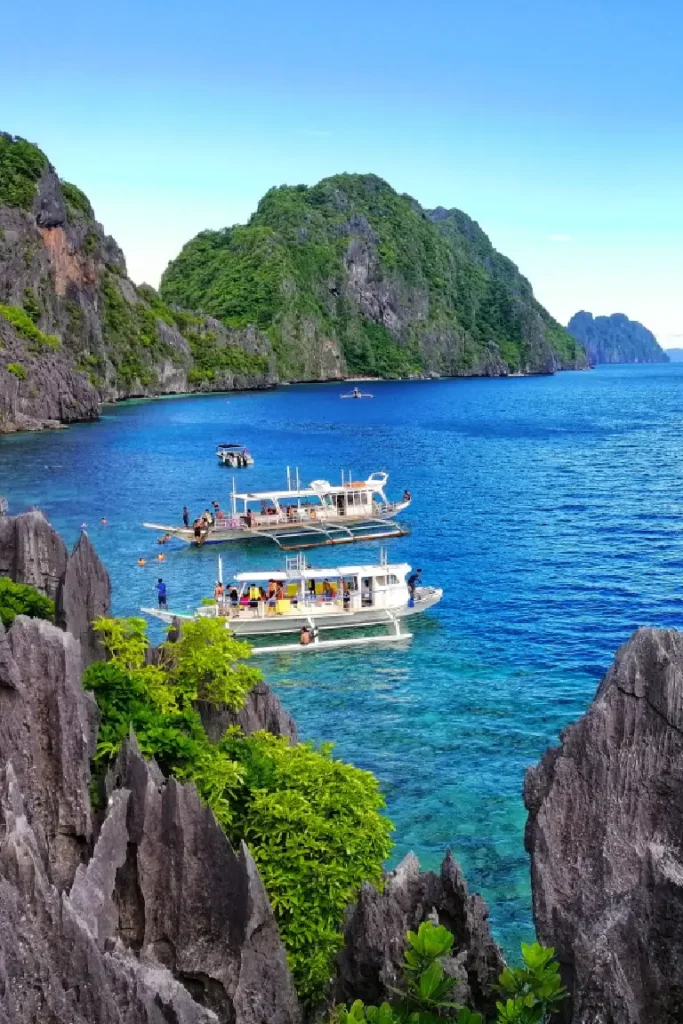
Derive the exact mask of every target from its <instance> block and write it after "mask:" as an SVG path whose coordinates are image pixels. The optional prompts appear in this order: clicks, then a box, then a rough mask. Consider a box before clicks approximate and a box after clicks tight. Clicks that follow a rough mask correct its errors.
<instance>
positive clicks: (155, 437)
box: [0, 364, 683, 949]
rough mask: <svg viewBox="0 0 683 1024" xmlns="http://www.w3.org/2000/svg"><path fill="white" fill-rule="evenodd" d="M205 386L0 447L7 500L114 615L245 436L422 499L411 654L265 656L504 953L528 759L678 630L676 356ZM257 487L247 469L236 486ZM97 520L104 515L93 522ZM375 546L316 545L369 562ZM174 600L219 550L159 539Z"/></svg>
mask: <svg viewBox="0 0 683 1024" xmlns="http://www.w3.org/2000/svg"><path fill="white" fill-rule="evenodd" d="M340 390H344V389H343V388H340V386H339V385H321V386H307V387H303V386H302V387H287V388H282V389H281V390H278V391H275V392H271V393H264V394H241V395H229V396H226V395H214V396H208V397H193V398H183V399H168V400H163V401H157V402H139V403H128V404H125V405H120V406H118V407H116V408H110V409H108V410H107V411H106V414H105V416H104V418H103V420H102V422H100V423H97V424H87V425H81V426H76V427H73V428H71V429H70V430H68V431H63V432H59V433H54V434H44V435H23V436H17V437H10V438H5V439H3V440H1V441H0V494H5V495H6V496H7V497H8V498H9V500H10V504H11V508H12V510H13V511H15V512H16V511H19V510H20V509H23V508H25V507H27V506H29V505H31V504H33V503H36V504H38V505H40V506H41V507H42V508H43V509H44V510H45V512H46V513H47V515H48V516H49V518H50V519H51V521H52V522H53V524H54V525H55V526H56V527H57V528H58V529H59V530H60V531H62V533H63V534H64V535H65V536H66V537H67V539H68V540H69V541H71V542H73V541H75V540H76V538H77V536H78V533H79V527H80V524H81V522H87V523H88V524H89V532H90V534H91V537H92V538H93V540H94V542H95V544H96V545H97V548H98V550H99V552H100V554H101V555H102V557H103V558H104V559H105V561H106V562H107V565H108V566H109V569H110V571H111V575H112V579H113V584H114V610H115V611H116V612H118V613H120V614H131V613H134V612H135V611H136V609H137V608H138V607H139V605H140V604H145V603H149V602H150V601H152V600H153V596H154V595H153V586H154V582H155V580H156V577H157V574H158V566H157V565H156V564H151V565H148V566H147V567H145V568H139V567H138V566H137V564H136V562H137V559H138V557H139V556H140V555H144V556H146V557H148V558H150V559H154V558H155V556H156V554H157V553H158V551H159V548H158V547H157V545H156V542H155V536H154V534H152V533H148V532H147V531H145V530H142V529H140V525H139V524H140V523H141V522H142V521H143V520H152V521H157V522H165V521H178V520H179V517H180V512H181V509H182V506H183V504H184V503H187V504H188V505H189V506H190V509H191V511H192V512H193V513H194V512H198V511H201V510H202V509H204V508H205V507H206V506H207V505H208V504H209V502H210V501H211V500H212V499H214V498H215V499H217V500H219V501H221V502H223V503H224V504H227V499H226V496H227V492H228V490H229V487H230V482H231V479H232V473H231V471H230V470H227V469H225V468H223V467H221V466H220V465H219V464H218V462H217V460H216V459H215V457H214V454H213V452H214V447H215V444H216V443H217V442H219V441H239V442H242V443H244V444H247V445H248V446H249V447H250V448H251V449H252V451H253V452H254V455H255V458H256V466H255V467H253V468H252V469H249V470H243V471H241V472H240V473H238V474H237V480H238V484H241V483H245V485H246V482H247V481H248V482H249V483H248V486H249V489H252V488H257V487H263V488H267V487H272V486H279V485H281V484H283V483H284V476H285V465H286V463H288V462H289V464H290V465H291V466H295V465H298V467H299V471H300V474H301V477H302V479H303V480H310V479H313V478H316V477H328V478H331V479H334V478H338V475H339V473H340V471H341V470H342V469H344V470H347V471H348V470H351V471H353V473H354V475H355V476H360V475H363V476H365V475H367V474H368V473H369V472H371V471H372V470H376V469H386V470H388V471H389V473H390V474H391V475H390V482H389V493H390V495H395V496H397V495H400V494H401V493H402V491H403V488H404V487H408V488H409V489H410V490H411V491H412V494H413V506H412V508H411V509H410V512H409V515H408V516H407V517H405V518H406V520H407V522H409V523H410V525H411V527H412V531H413V532H412V535H411V536H409V537H405V538H401V539H397V540H393V541H390V542H389V552H390V556H391V557H392V558H396V559H397V560H404V559H405V560H406V561H409V562H411V563H412V564H413V565H414V566H421V567H422V568H423V570H424V572H423V577H424V580H425V582H426V583H430V584H435V585H438V586H442V587H444V588H445V596H444V599H443V602H442V604H441V605H440V606H439V607H438V609H436V610H435V611H434V612H432V613H431V614H430V615H429V616H426V617H425V618H424V619H423V620H421V621H419V622H417V624H416V625H415V627H414V632H415V639H414V641H413V643H412V645H411V646H410V648H409V649H407V650H398V649H373V648H369V649H367V650H361V651H345V652H325V653H319V654H316V655H312V656H309V657H306V658H303V657H300V656H296V655H290V656H281V657H279V658H278V659H277V660H276V659H275V658H273V659H272V660H269V661H267V662H264V667H265V674H266V678H267V680H268V681H269V682H270V683H271V684H272V685H273V686H274V687H275V688H276V690H277V691H278V693H279V694H280V696H281V697H282V699H283V700H284V702H285V704H286V705H287V707H288V708H289V709H290V710H291V711H292V712H293V713H294V715H295V716H296V718H297V721H298V723H299V726H300V730H301V733H302V735H303V737H305V738H309V739H315V740H319V739H334V740H336V742H337V752H338V754H339V755H341V756H343V757H345V758H349V759H351V760H353V761H354V762H355V763H357V764H359V765H361V766H363V767H366V768H369V769H372V770H373V771H374V772H376V773H377V775H378V776H379V778H380V779H381V782H382V785H383V787H384V791H385V793H386V796H387V802H388V807H389V813H390V815H391V817H392V819H393V820H394V822H395V823H396V833H395V839H396V850H395V856H394V861H395V860H397V859H398V858H400V857H401V856H402V855H403V854H404V853H405V852H406V851H407V850H414V851H415V852H416V853H417V854H418V855H419V857H420V860H421V862H422V864H423V865H424V866H425V867H437V866H438V864H439V862H440V859H441V857H442V855H443V852H444V849H445V847H446V846H448V845H451V846H452V847H453V849H454V852H455V854H456V855H457V857H458V858H459V859H460V860H461V862H462V864H463V866H464V868H465V870H466V872H467V875H468V878H469V881H470V883H471V886H472V888H474V889H478V890H480V891H481V892H482V893H483V895H484V896H485V897H486V899H487V900H488V902H489V905H490V908H491V919H492V922H493V925H494V929H495V932H496V935H497V936H498V938H499V939H500V940H501V941H502V942H503V944H504V945H505V946H506V948H508V949H513V948H514V947H516V945H517V943H518V942H519V940H520V939H523V938H529V935H530V933H531V931H532V923H531V913H530V895H529V879H528V861H527V858H526V855H525V853H524V848H523V831H524V822H525V812H524V808H523V805H522V800H521V787H522V780H523V776H524V770H525V768H526V767H527V766H528V765H529V764H533V763H534V762H535V761H536V760H537V759H538V758H539V756H540V755H541V754H542V752H543V750H544V749H545V748H546V746H547V745H548V744H550V743H553V742H555V741H556V739H557V736H558V733H559V730H560V729H561V728H562V727H563V726H564V725H566V724H567V723H568V722H570V721H572V720H573V719H574V718H576V717H577V715H578V714H580V713H581V712H582V711H583V710H584V709H585V708H586V706H587V704H588V702H589V701H590V699H591V698H592V696H593V694H594V692H595V687H596V683H597V682H598V681H599V679H600V677H601V675H602V673H603V672H604V670H605V668H606V667H607V666H608V664H609V663H610V661H611V659H612V656H613V654H614V651H615V650H616V648H617V647H618V646H619V644H621V643H622V642H623V641H624V640H626V639H627V637H628V636H629V634H630V633H631V632H632V630H633V629H635V628H636V627H637V626H638V625H641V624H646V623H649V624H658V625H675V626H677V625H679V624H680V621H681V614H682V612H683V605H682V603H681V596H680V594H681V568H682V567H683V538H682V534H681V530H680V494H681V487H682V481H683V441H682V440H681V423H682V415H683V365H681V364H678V365H669V366H666V365H665V366H652V367H613V368H605V369H599V370H597V371H594V372H592V373H567V374H560V375H557V376H555V377H538V378H522V379H512V380H459V381H434V382H400V383H399V382H396V383H394V382H385V383H373V384H372V385H371V386H370V390H371V391H373V392H374V394H375V396H376V397H375V399H374V400H373V401H365V402H341V401H339V398H338V395H339V392H340ZM245 489H246V486H245ZM102 516H105V517H106V518H107V520H108V525H107V526H105V527H103V526H101V525H100V518H101V517H102ZM378 548H379V545H377V544H375V545H355V546H353V547H342V548H339V549H336V550H330V549H321V550H320V551H319V552H315V553H311V556H310V561H315V563H316V564H319V565H333V564H335V562H337V561H341V562H348V561H357V560H358V561H360V560H362V559H364V558H372V559H374V558H375V557H376V556H377V553H378ZM167 552H168V555H167V561H166V562H165V563H164V565H163V569H162V573H161V574H162V575H163V576H164V577H165V579H166V580H167V582H168V587H169V594H170V603H171V606H172V607H175V608H178V609H182V608H183V607H188V608H191V607H193V606H194V605H195V604H196V603H197V602H198V600H199V599H200V598H201V597H202V596H204V595H205V594H208V593H210V592H211V589H212V586H213V580H214V578H215V565H216V553H217V549H216V548H213V549H205V550H199V551H196V550H188V549H186V548H184V547H182V546H181V545H178V546H175V547H174V546H172V545H169V547H168V549H167ZM223 552H224V563H225V566H226V570H228V571H239V570H241V569H244V568H246V567H248V566H253V565H254V564H257V563H258V564H263V565H264V566H265V567H271V566H272V567H275V566H277V565H279V564H280V562H281V556H278V554H277V551H276V550H275V549H274V548H273V549H271V547H270V546H267V545H266V546H259V547H256V546H254V547H251V548H247V549H245V548H243V549H241V550H240V549H239V548H237V547H228V548H224V549H223Z"/></svg>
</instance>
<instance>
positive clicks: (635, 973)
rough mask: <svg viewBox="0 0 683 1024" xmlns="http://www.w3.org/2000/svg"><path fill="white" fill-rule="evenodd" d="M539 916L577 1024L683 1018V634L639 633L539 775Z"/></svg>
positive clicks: (531, 807)
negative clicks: (585, 711) (561, 973)
mask: <svg viewBox="0 0 683 1024" xmlns="http://www.w3.org/2000/svg"><path fill="white" fill-rule="evenodd" d="M524 799H525V802H526V806H527V809H528V811H529V819H528V823H527V830H526V846H527V849H528V851H529V853H530V854H531V866H532V884H533V901H534V918H535V921H536V927H537V930H538V935H539V938H540V940H541V941H542V942H544V943H546V944H548V945H552V946H554V947H555V949H556V951H557V956H558V958H559V960H560V962H561V964H562V967H563V973H564V977H565V980H566V983H567V985H568V986H569V988H570V991H571V993H572V1006H571V1007H570V1008H569V1010H568V1012H567V1018H566V1019H568V1020H571V1021H572V1022H573V1024H587V1022H590V1024H644V1022H645V1021H647V1024H675V1022H678V1021H680V1020H683V635H681V634H680V633H677V632H674V631H672V630H655V629H640V630H638V632H637V633H635V634H634V635H633V637H632V638H631V639H630V640H629V642H628V643H627V644H625V645H624V646H623V647H622V648H621V649H620V650H619V651H618V653H617V656H616V659H615V662H614V664H613V666H612V668H611V669H610V670H609V672H608V673H607V675H606V676H605V678H604V679H603V681H602V683H601V684H600V687H599V689H598V692H597V695H596V697H595V699H594V701H593V703H592V704H591V706H590V708H589V710H588V711H587V713H586V714H585V715H584V716H583V717H582V718H581V719H579V721H578V722H576V723H575V724H574V725H572V726H570V727H569V728H568V729H566V730H565V731H564V733H563V734H562V744H561V746H560V747H557V748H553V749H550V750H548V751H547V752H546V754H545V755H544V757H543V759H542V760H541V762H540V764H538V765H537V766H536V767H535V768H532V769H529V771H528V773H527V777H526V781H525V787H524Z"/></svg>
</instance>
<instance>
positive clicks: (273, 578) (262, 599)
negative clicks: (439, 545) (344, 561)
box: [226, 562, 410, 617]
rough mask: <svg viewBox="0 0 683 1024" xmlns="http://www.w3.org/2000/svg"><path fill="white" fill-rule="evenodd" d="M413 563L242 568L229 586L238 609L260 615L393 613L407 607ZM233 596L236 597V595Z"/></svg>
mask: <svg viewBox="0 0 683 1024" xmlns="http://www.w3.org/2000/svg"><path fill="white" fill-rule="evenodd" d="M409 572H410V566H409V565H407V564H406V563H403V562H402V563H398V564H395V565H388V564H387V565H343V566H339V567H337V568H334V569H313V568H310V567H306V566H304V567H302V566H301V564H299V567H298V568H296V569H287V570H285V571H274V572H242V573H237V575H236V576H235V577H234V584H233V586H232V587H230V586H228V587H227V588H226V590H227V593H228V599H229V600H231V602H232V604H233V606H235V605H236V608H235V610H237V611H238V610H239V608H240V607H251V608H252V610H254V611H255V612H257V614H260V615H267V614H269V613H270V614H276V615H287V614H292V613H293V612H296V611H299V612H300V611H302V610H303V611H306V612H307V613H310V614H315V615H316V617H317V616H318V615H320V614H324V613H325V611H326V610H327V611H330V612H337V613H338V612H339V611H340V610H344V611H349V612H354V611H363V610H364V609H367V608H375V609H387V610H388V611H390V610H392V609H396V608H400V607H403V606H405V604H406V603H407V601H408V598H409V596H410V595H409V592H408V585H407V583H406V576H407V574H408V573H409ZM231 595H232V597H231Z"/></svg>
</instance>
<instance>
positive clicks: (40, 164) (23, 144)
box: [0, 132, 47, 210]
mask: <svg viewBox="0 0 683 1024" xmlns="http://www.w3.org/2000/svg"><path fill="white" fill-rule="evenodd" d="M46 164H47V159H46V157H45V154H44V153H41V151H40V150H39V149H38V147H37V146H34V145H33V144H32V143H30V142H27V141H26V139H22V138H20V137H19V136H18V135H17V136H15V135H8V134H7V133H6V132H0V205H3V206H18V207H20V208H21V209H23V210H30V209H31V207H32V205H33V199H34V197H35V194H36V185H37V183H38V181H39V180H40V177H41V175H42V173H43V171H44V169H45V166H46Z"/></svg>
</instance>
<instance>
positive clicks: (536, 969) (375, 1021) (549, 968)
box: [330, 921, 567, 1024]
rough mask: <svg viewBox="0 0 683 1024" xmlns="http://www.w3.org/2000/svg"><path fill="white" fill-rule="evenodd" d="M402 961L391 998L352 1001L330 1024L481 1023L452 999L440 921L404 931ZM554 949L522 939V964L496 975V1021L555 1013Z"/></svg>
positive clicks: (534, 1020)
mask: <svg viewBox="0 0 683 1024" xmlns="http://www.w3.org/2000/svg"><path fill="white" fill-rule="evenodd" d="M407 942H408V946H407V949H406V952H405V958H404V963H403V985H402V987H401V989H400V990H399V991H397V992H396V998H395V999H393V1000H392V1001H391V1002H390V1003H389V1002H385V1003H382V1005H381V1006H366V1005H365V1004H364V1003H363V1002H362V1001H361V1000H360V999H357V1000H356V1001H355V1002H354V1003H353V1004H352V1005H351V1006H350V1007H345V1006H338V1007H336V1008H335V1010H334V1012H333V1014H332V1018H331V1021H330V1024H366V1022H367V1024H439V1022H441V1021H450V1022H452V1024H484V1018H483V1016H482V1015H481V1014H480V1013H475V1012H473V1011H472V1010H470V1009H469V1008H468V1007H467V1006H462V1005H460V1003H459V1002H458V1000H457V998H456V997H457V986H458V981H457V979H456V978H452V977H450V975H449V974H448V973H447V971H446V969H445V958H446V957H448V956H450V954H451V951H452V948H453V936H452V935H451V933H450V932H449V931H448V930H447V929H446V928H444V927H443V926H442V925H438V926H437V925H434V924H433V923H432V922H431V921H423V922H422V924H421V925H420V927H419V929H418V931H417V933H415V932H408V935H407ZM554 954H555V951H554V950H553V949H550V948H546V947H544V946H540V945H539V944H538V943H537V942H535V943H534V944H533V945H527V944H526V943H522V959H523V964H522V966H521V967H506V968H505V970H504V971H503V973H502V974H501V976H500V979H499V990H500V992H501V993H502V995H503V1000H502V1001H499V1002H497V1003H496V1009H497V1014H496V1018H495V1024H543V1022H544V1021H547V1020H548V1019H549V1015H550V1014H552V1013H553V1011H555V1010H556V1009H557V1008H558V1006H559V1004H560V1003H561V1002H562V1000H563V999H565V998H566V995H567V993H566V990H565V989H564V988H563V987H562V983H561V981H560V976H559V965H558V964H557V962H556V961H554V960H553V956H554Z"/></svg>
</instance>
